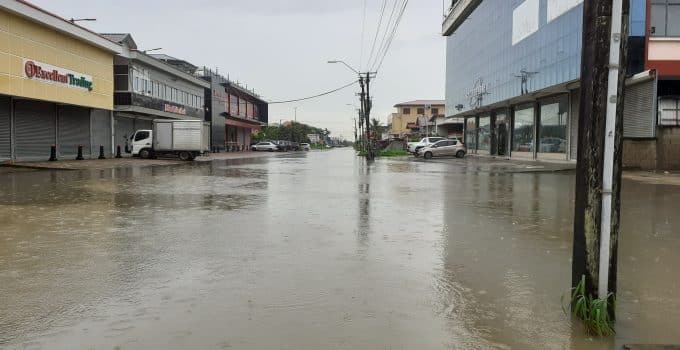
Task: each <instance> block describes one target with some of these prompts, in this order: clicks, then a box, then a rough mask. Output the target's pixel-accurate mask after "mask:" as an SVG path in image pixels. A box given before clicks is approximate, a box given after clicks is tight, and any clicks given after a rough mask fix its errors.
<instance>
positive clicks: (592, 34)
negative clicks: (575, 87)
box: [572, 0, 629, 317]
mask: <svg viewBox="0 0 680 350" xmlns="http://www.w3.org/2000/svg"><path fill="white" fill-rule="evenodd" d="M628 6H629V5H628V1H624V0H589V1H584V2H583V40H582V45H583V51H582V53H581V99H580V101H581V106H580V109H579V112H580V113H579V130H578V164H577V169H576V204H575V212H574V246H573V260H572V285H573V286H576V285H577V284H578V283H579V282H580V280H581V276H585V281H586V293H587V294H588V295H591V296H593V297H595V296H597V297H599V298H600V299H606V298H609V296H610V293H611V295H615V294H616V269H617V249H618V236H619V216H620V214H619V209H620V201H621V197H620V194H621V165H622V151H623V98H624V86H625V76H626V62H627V53H628V45H627V42H628V34H627V33H628ZM610 305H613V303H612V304H610ZM610 312H611V316H612V317H614V310H613V307H612V309H611V310H610Z"/></svg>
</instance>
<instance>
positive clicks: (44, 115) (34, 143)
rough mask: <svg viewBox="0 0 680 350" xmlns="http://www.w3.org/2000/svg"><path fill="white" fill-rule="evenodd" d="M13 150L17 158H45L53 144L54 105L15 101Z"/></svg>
mask: <svg viewBox="0 0 680 350" xmlns="http://www.w3.org/2000/svg"><path fill="white" fill-rule="evenodd" d="M14 131H15V132H16V135H15V137H14V138H15V140H16V146H15V152H16V157H17V159H45V160H47V159H48V158H49V157H50V146H52V145H53V144H55V135H56V113H55V105H54V104H53V103H49V102H41V101H26V100H20V101H16V102H15V104H14Z"/></svg>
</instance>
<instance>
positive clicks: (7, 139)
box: [0, 96, 12, 159]
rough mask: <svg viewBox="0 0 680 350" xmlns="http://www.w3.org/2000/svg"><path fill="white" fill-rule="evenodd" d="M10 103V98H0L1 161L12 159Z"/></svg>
mask: <svg viewBox="0 0 680 350" xmlns="http://www.w3.org/2000/svg"><path fill="white" fill-rule="evenodd" d="M10 103H11V99H10V97H9V96H0V159H10V158H11V157H12V144H11V136H12V134H11V127H12V123H11V120H10V118H11V117H12V116H11V108H10Z"/></svg>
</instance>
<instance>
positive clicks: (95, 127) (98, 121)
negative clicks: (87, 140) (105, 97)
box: [91, 109, 112, 156]
mask: <svg viewBox="0 0 680 350" xmlns="http://www.w3.org/2000/svg"><path fill="white" fill-rule="evenodd" d="M91 118H92V154H94V155H97V156H98V155H99V146H104V154H105V155H107V156H109V155H111V150H112V148H111V113H110V112H109V111H105V110H103V109H93V110H92V114H91Z"/></svg>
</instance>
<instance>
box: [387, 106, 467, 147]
mask: <svg viewBox="0 0 680 350" xmlns="http://www.w3.org/2000/svg"><path fill="white" fill-rule="evenodd" d="M444 106H445V102H444V100H415V101H409V102H402V103H398V104H396V105H395V106H394V107H395V108H396V109H397V112H396V113H392V116H391V122H390V125H391V127H390V136H391V137H398V138H403V137H409V136H426V135H438V136H445V137H448V136H462V133H463V122H462V120H458V119H455V120H447V118H446V117H445V115H444Z"/></svg>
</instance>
